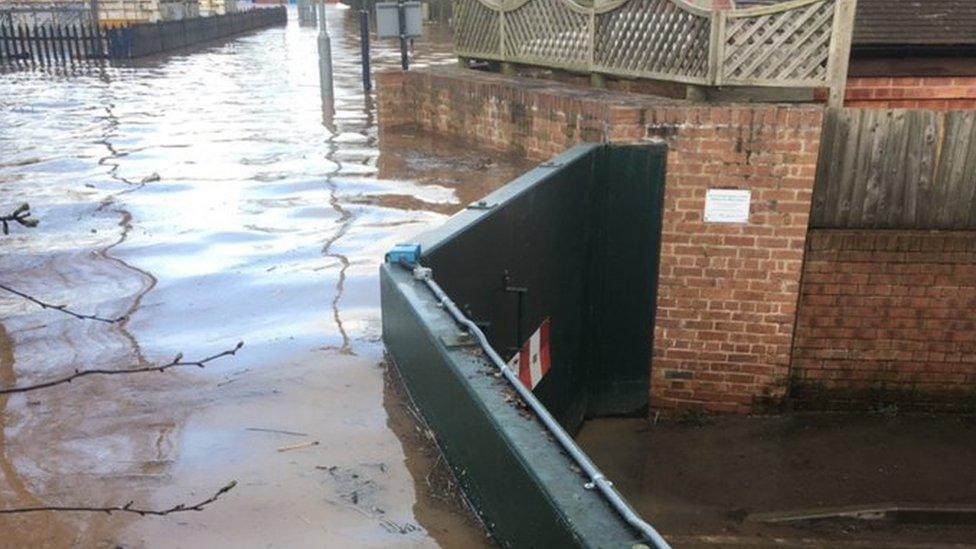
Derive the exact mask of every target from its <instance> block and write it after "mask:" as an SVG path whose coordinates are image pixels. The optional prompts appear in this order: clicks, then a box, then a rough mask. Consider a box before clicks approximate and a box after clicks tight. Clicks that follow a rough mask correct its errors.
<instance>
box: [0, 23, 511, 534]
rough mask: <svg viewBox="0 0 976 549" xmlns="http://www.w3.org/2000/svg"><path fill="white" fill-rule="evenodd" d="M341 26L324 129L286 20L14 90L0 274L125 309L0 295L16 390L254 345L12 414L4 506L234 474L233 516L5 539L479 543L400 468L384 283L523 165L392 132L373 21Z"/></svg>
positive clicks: (1, 182) (1, 463)
mask: <svg viewBox="0 0 976 549" xmlns="http://www.w3.org/2000/svg"><path fill="white" fill-rule="evenodd" d="M292 16H294V14H292ZM329 17H330V25H331V27H330V28H331V31H332V39H333V42H332V46H333V55H334V59H335V63H334V66H335V90H336V91H335V114H334V116H333V117H323V116H322V115H321V113H322V104H321V98H320V94H319V90H318V74H317V70H318V69H317V65H316V62H315V58H316V53H315V48H316V43H315V33H316V31H315V30H314V29H305V28H299V27H298V26H297V24H295V23H294V22H293V23H291V24H290V25H289V26H288V27H287V28H277V29H269V30H265V31H261V32H258V33H254V34H250V35H244V36H241V37H239V38H236V39H234V40H230V41H226V42H223V43H219V44H215V45H212V46H210V47H207V48H205V49H204V50H203V51H196V52H186V53H180V54H176V55H172V56H167V57H159V58H155V59H149V60H144V61H140V62H138V63H135V64H133V65H131V66H123V67H100V68H94V69H92V68H89V69H83V70H73V69H69V70H61V71H58V70H45V71H15V72H8V73H7V74H4V75H3V77H2V78H0V97H2V98H3V99H2V100H0V101H2V103H0V198H2V200H0V202H2V203H8V202H13V201H21V200H27V201H29V202H30V203H31V205H32V208H33V210H34V211H35V215H36V216H37V217H39V218H40V219H41V222H42V225H41V226H40V227H39V228H38V229H36V230H33V231H30V232H26V231H17V232H16V233H15V234H14V235H11V237H9V238H5V239H3V240H0V250H2V253H0V279H2V280H3V281H7V282H16V283H17V286H18V287H21V288H23V289H24V290H26V291H29V292H31V293H34V294H37V295H39V296H43V297H45V298H46V299H47V300H49V301H53V302H64V303H70V304H71V305H72V307H74V308H76V309H79V310H83V311H86V312H93V313H97V314H102V315H107V316H111V315H119V314H128V315H129V319H128V320H127V322H125V323H123V324H120V325H114V326H108V325H104V324H103V323H97V324H98V325H94V324H91V323H87V324H86V323H80V322H77V321H75V320H74V319H70V318H60V317H58V315H57V314H56V313H52V312H50V311H40V310H37V309H35V308H32V307H31V306H30V305H29V304H26V303H24V302H22V301H19V300H17V299H13V298H11V297H10V296H7V295H0V322H2V324H3V326H4V329H5V330H6V336H5V337H6V339H7V341H8V343H4V342H3V341H0V349H6V350H7V351H5V352H8V353H9V357H10V358H9V360H8V359H7V358H5V357H7V355H3V356H0V358H3V361H2V362H0V375H2V376H3V379H2V381H3V382H4V383H9V382H11V380H13V381H15V382H18V383H23V382H30V381H36V380H39V379H42V378H45V376H49V375H51V374H55V373H59V372H64V371H66V370H69V369H70V368H73V367H76V365H79V364H82V365H100V366H106V367H121V366H128V365H133V364H138V363H142V362H154V361H165V360H168V359H170V358H171V357H172V356H173V355H174V354H175V353H177V352H183V353H184V354H185V355H186V356H187V357H191V358H195V357H199V356H204V355H207V354H210V353H212V352H215V351H219V350H223V349H225V348H228V347H230V346H233V344H234V343H236V341H238V340H242V339H243V340H244V341H245V342H246V346H245V349H244V351H243V352H242V353H241V354H240V355H239V356H238V357H235V358H234V359H231V360H225V361H221V362H219V363H215V364H213V365H212V367H210V366H208V368H207V369H204V370H193V371H188V370H187V371H171V372H168V373H167V374H165V375H162V374H160V375H152V376H128V377H126V378H125V379H111V380H96V379H89V380H86V381H85V382H83V383H76V384H72V385H71V386H64V387H60V388H58V389H56V390H52V391H51V392H47V393H43V394H41V393H38V394H36V395H30V396H29V397H27V396H18V397H13V398H11V399H9V401H7V402H5V403H4V404H5V406H4V408H3V409H4V412H3V414H2V422H3V423H2V426H3V430H2V433H0V434H2V436H3V439H2V440H0V442H2V444H0V471H2V477H0V482H2V484H0V505H3V506H15V505H25V504H29V503H31V502H33V501H35V500H44V501H48V502H50V501H54V502H65V503H74V502H78V501H79V500H82V501H90V502H93V503H94V502H97V503H102V504H104V503H115V502H119V501H121V502H125V501H128V500H130V499H134V500H136V501H137V502H139V503H143V504H145V505H155V506H169V505H172V504H173V503H176V502H180V501H188V500H191V499H198V498H195V497H194V495H197V496H198V495H200V494H201V493H207V494H209V493H211V492H212V491H213V490H214V489H215V488H217V487H219V486H221V485H223V484H224V483H225V482H226V481H228V480H230V479H236V480H238V481H239V485H238V488H237V489H235V491H234V492H233V493H232V494H230V495H229V497H227V498H226V499H222V500H221V502H220V505H219V506H218V507H215V508H213V509H211V510H208V511H207V512H205V513H194V514H191V515H183V516H180V517H178V518H172V519H170V518H166V519H158V520H131V519H129V518H126V517H116V516H114V515H113V516H110V517H109V516H101V515H97V516H78V515H62V516H57V517H50V516H41V515H32V516H24V517H19V518H17V519H13V518H10V517H4V518H0V530H2V531H3V532H4V536H5V540H4V542H3V543H10V544H15V545H47V546H113V545H114V544H123V545H125V546H143V545H155V544H158V541H159V540H163V539H165V540H167V543H169V544H172V545H181V546H185V547H195V546H200V547H215V546H241V545H246V546H255V545H267V546H283V547H295V546H310V545H315V546H322V545H335V546H338V545H341V546H367V547H369V546H373V547H385V546H389V545H393V544H395V545H400V544H411V545H418V546H430V545H437V544H444V545H448V546H467V545H470V544H471V543H472V540H478V539H479V538H480V534H478V532H477V529H476V528H473V527H472V526H471V525H470V524H467V523H466V522H465V521H464V520H463V519H460V518H458V517H456V516H455V517H454V518H451V516H452V515H450V513H434V514H435V515H436V516H437V517H438V518H437V522H436V525H435V527H433V528H432V527H430V525H429V524H428V523H426V522H425V521H427V520H428V519H427V518H425V517H430V516H431V515H432V513H431V512H427V511H426V508H425V507H424V506H425V505H426V504H425V501H426V500H425V497H424V494H423V492H424V489H425V483H424V478H423V475H421V476H420V478H419V479H416V478H415V476H416V475H417V474H418V473H417V471H418V470H419V469H418V467H417V466H416V463H417V462H416V460H414V461H413V462H412V463H413V464H414V465H412V466H411V467H407V466H406V465H405V464H404V461H405V456H406V455H411V453H412V452H415V450H412V449H411V447H410V441H409V440H407V441H406V446H404V443H403V442H401V440H400V439H398V438H397V437H396V436H395V435H394V434H393V432H392V431H391V429H390V427H389V426H388V424H387V423H388V421H390V420H389V415H388V413H387V409H392V407H395V406H396V405H395V404H390V403H391V402H395V399H391V397H390V396H389V395H387V397H386V401H387V405H386V409H385V408H384V390H383V387H384V384H383V377H382V369H381V368H380V367H379V366H378V364H379V363H380V361H381V358H382V348H381V346H380V345H379V344H378V337H379V311H378V295H377V294H378V288H377V280H376V268H377V265H378V262H379V261H380V259H381V258H382V256H383V253H384V252H385V251H386V250H387V249H389V247H390V246H392V245H393V244H395V243H396V242H398V241H402V240H405V239H408V238H410V236H411V235H413V234H414V233H416V232H417V231H420V230H423V229H425V228H427V227H430V226H432V225H433V224H436V223H439V222H441V221H442V220H443V219H444V215H445V214H449V213H451V212H453V211H456V210H457V209H458V208H460V207H462V205H463V204H465V203H467V202H470V201H472V200H474V199H475V198H477V197H478V196H480V195H481V194H483V193H484V192H485V191H486V190H488V189H490V188H493V187H496V186H498V185H499V184H501V183H503V182H505V181H508V180H509V179H511V178H512V177H514V175H516V174H517V173H520V172H521V171H522V170H523V169H524V168H525V166H524V165H523V164H521V163H520V162H518V161H517V160H515V159H512V158H506V157H503V156H498V155H491V154H485V153H478V152H474V151H472V150H470V149H469V148H467V147H465V146H463V145H462V144H449V143H444V142H443V140H440V141H437V140H434V139H433V138H431V137H429V136H425V135H423V134H414V133H391V134H389V135H386V134H384V141H383V142H382V143H381V142H379V140H378V137H377V131H376V127H375V106H374V104H373V99H372V97H371V96H369V95H365V94H364V93H363V91H362V88H361V74H360V67H359V43H358V22H357V18H356V17H355V13H354V12H352V11H347V10H343V9H341V8H330V13H329ZM293 21H294V17H293ZM443 33H444V31H443V29H431V36H435V37H438V38H437V39H434V40H428V41H426V42H418V44H417V52H416V55H417V57H416V59H415V62H414V66H420V65H423V64H425V63H431V62H446V61H450V60H451V57H452V56H451V53H450V51H449V47H448V45H447V43H446V42H445V41H443V40H442V39H443V37H444V34H443ZM374 46H375V49H374V52H373V54H374V55H373V57H374V66H377V67H383V66H395V65H396V64H397V63H398V61H399V57H398V53H397V51H396V45H395V44H394V43H384V42H379V43H374ZM14 130H16V131H14ZM252 427H256V428H272V429H284V430H287V431H293V432H299V433H303V434H305V437H302V438H303V440H309V441H311V440H317V441H319V442H320V444H319V445H318V446H314V447H310V448H307V449H303V450H300V451H289V452H279V451H278V449H279V448H281V447H282V446H286V445H288V444H293V443H294V442H295V441H294V440H290V439H283V438H281V437H283V436H284V435H275V434H273V433H268V432H264V431H253V430H249V428H252ZM377 464H382V467H379V465H377ZM330 467H337V468H340V469H335V470H342V471H345V472H347V473H348V474H345V475H334V474H331V473H329V471H330V469H329V468H330ZM351 475H358V476H357V477H355V478H358V479H361V480H362V481H363V482H365V481H367V480H368V483H369V498H368V501H369V502H370V505H371V506H372V507H371V508H370V509H364V508H363V507H362V506H357V504H352V505H350V503H349V502H350V501H352V500H351V496H350V494H349V493H347V491H346V489H347V488H348V486H347V485H346V484H344V483H345V481H347V480H348V479H349V478H353V477H352V476H351ZM357 501H359V500H358V499H357ZM363 501H367V500H366V499H364V500H363ZM376 509H381V510H382V513H379V512H378V511H376ZM379 514H381V515H382V518H383V521H386V522H381V521H380V520H379V519H378V518H377V517H378V516H379ZM384 524H385V525H386V526H384ZM389 524H396V525H398V527H397V528H394V529H393V530H391V529H390V528H389Z"/></svg>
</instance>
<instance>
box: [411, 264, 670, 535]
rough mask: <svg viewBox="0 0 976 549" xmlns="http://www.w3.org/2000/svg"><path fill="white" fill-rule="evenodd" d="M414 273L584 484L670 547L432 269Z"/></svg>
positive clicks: (641, 531) (620, 512)
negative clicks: (579, 471) (569, 460)
mask: <svg viewBox="0 0 976 549" xmlns="http://www.w3.org/2000/svg"><path fill="white" fill-rule="evenodd" d="M402 266H403V267H405V268H407V269H409V268H410V266H409V265H405V264H404V265H402ZM413 276H414V278H415V279H417V280H420V281H423V282H424V283H425V284H426V285H427V287H428V288H430V291H431V292H433V293H434V295H435V296H436V297H437V299H438V301H439V302H440V304H441V306H442V307H444V308H445V309H447V311H448V312H449V313H451V316H452V317H453V318H454V320H455V321H456V322H457V323H458V324H461V325H463V326H464V327H466V328H467V329H468V333H471V334H473V335H474V336H475V337H476V338H478V342H479V343H480V344H481V348H482V349H483V350H484V351H485V354H487V355H488V358H490V359H491V361H492V362H493V363H494V364H495V366H496V367H497V368H498V370H499V371H500V372H501V373H502V375H503V376H505V379H507V380H508V382H509V384H511V385H512V387H513V388H514V389H515V390H516V391H517V392H518V394H519V396H521V397H522V400H524V401H525V403H526V404H528V405H529V407H530V408H532V411H533V412H535V414H536V415H537V416H538V417H539V419H540V420H542V423H543V425H545V426H546V429H548V430H549V432H550V433H552V434H553V436H555V437H556V440H557V441H559V444H560V446H562V447H563V449H564V450H565V451H566V453H568V454H569V455H570V457H571V458H573V461H575V462H576V464H577V465H579V466H580V468H581V469H582V470H583V472H585V473H586V476H587V477H589V479H590V482H589V483H587V484H586V485H585V487H586V488H587V489H593V488H596V489H597V490H599V491H600V493H601V494H602V495H603V497H604V498H606V500H607V502H608V503H610V506H611V507H613V509H614V510H615V511H616V512H617V513H619V514H620V516H621V517H622V518H623V519H624V520H625V521H627V523H628V524H630V525H631V526H633V527H634V528H635V529H636V530H637V531H639V532H640V533H641V534H642V535H643V536H644V538H645V539H646V540H647V541H649V542H650V543H651V544H653V546H654V547H656V548H657V549H670V548H671V546H670V545H668V542H667V541H665V540H664V538H663V537H661V534H659V533H658V532H657V530H655V529H654V527H653V526H651V525H650V524H648V523H647V522H645V521H644V519H642V518H641V517H640V515H638V514H637V512H636V511H634V509H633V508H632V507H631V506H630V505H629V504H628V503H627V502H626V501H624V499H623V497H621V496H620V494H619V493H618V492H617V490H616V489H615V488H614V487H613V483H612V482H610V481H609V480H607V478H606V477H604V476H603V473H601V472H600V469H598V468H597V466H596V465H594V464H593V462H592V461H590V458H589V457H587V455H586V454H585V453H583V451H582V450H580V448H579V446H577V445H576V442H575V441H574V440H573V439H572V438H571V437H570V436H569V434H568V433H566V431H565V430H564V429H563V428H562V426H561V425H559V423H558V422H556V420H555V419H554V418H553V417H552V415H550V414H549V410H547V409H546V407H545V406H543V405H542V403H541V402H539V400H538V399H537V398H535V395H533V394H532V391H530V390H529V389H527V388H526V387H525V385H523V384H522V382H521V381H519V379H518V378H517V377H516V376H515V373H514V372H512V370H510V369H509V368H508V364H506V363H505V361H504V360H502V357H501V356H499V355H498V353H497V352H495V349H494V348H493V347H492V346H491V344H490V343H488V338H487V337H485V334H484V332H482V331H481V329H480V328H478V326H477V325H476V324H475V323H474V322H472V321H471V320H469V319H468V318H467V317H466V316H464V313H462V312H461V310H460V309H458V307H457V305H455V304H454V302H453V301H451V298H450V297H448V295H447V293H446V292H445V291H444V290H443V289H442V288H441V287H440V285H438V284H437V282H435V281H434V279H433V277H432V276H431V270H430V269H428V268H426V267H421V266H416V267H414V268H413Z"/></svg>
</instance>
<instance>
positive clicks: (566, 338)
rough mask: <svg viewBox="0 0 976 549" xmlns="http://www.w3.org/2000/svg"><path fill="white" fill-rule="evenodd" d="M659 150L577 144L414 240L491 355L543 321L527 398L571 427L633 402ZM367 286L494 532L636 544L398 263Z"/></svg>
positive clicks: (629, 408)
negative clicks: (538, 376)
mask: <svg viewBox="0 0 976 549" xmlns="http://www.w3.org/2000/svg"><path fill="white" fill-rule="evenodd" d="M665 158H666V148H665V147H664V146H663V145H613V144H602V145H601V144H583V145H579V146H576V147H573V148H572V149H569V150H568V151H566V152H564V153H563V154H561V155H559V156H557V157H556V158H554V159H553V160H551V161H549V162H546V163H544V164H542V165H540V166H539V167H537V168H535V169H533V170H531V171H530V172H528V173H526V174H524V175H523V176H521V177H519V178H517V179H515V180H514V181H512V182H511V183H509V184H507V185H506V186H504V187H502V188H501V189H499V190H497V191H495V192H493V193H491V194H489V195H488V196H486V197H485V198H484V199H483V200H481V201H478V202H477V203H475V204H472V205H470V206H469V207H468V208H467V209H465V210H464V211H462V212H460V213H458V214H457V215H455V216H453V217H451V218H450V219H449V220H448V221H447V222H446V223H445V224H444V225H443V226H441V227H439V228H437V229H435V230H433V231H430V232H428V233H426V234H424V235H421V236H419V237H418V238H417V240H416V242H417V243H418V244H420V246H421V250H422V253H421V257H420V262H421V264H422V265H423V266H425V267H428V268H430V269H432V275H433V278H434V279H435V280H436V281H437V282H438V283H439V284H440V285H441V287H443V288H444V290H445V291H446V292H447V294H448V295H449V296H450V297H451V299H452V301H454V302H455V303H456V304H457V305H458V306H459V307H460V308H461V309H462V310H463V311H464V312H465V315H466V316H467V317H468V318H470V319H472V320H474V321H475V322H476V323H477V324H478V326H479V327H480V328H481V329H482V331H484V332H485V334H486V335H487V337H488V339H489V341H490V343H491V345H492V347H493V348H494V349H495V350H496V351H498V352H499V353H500V354H501V355H502V356H503V357H506V358H507V357H509V356H513V355H514V354H515V353H516V352H517V349H518V348H519V347H520V346H521V345H522V343H524V342H525V341H526V339H527V338H528V337H529V336H530V335H531V334H532V333H533V332H534V331H535V330H536V328H537V327H538V326H539V325H540V324H541V323H542V322H543V321H544V320H547V319H548V320H549V323H550V329H549V331H550V338H549V341H550V352H551V364H552V366H551V370H550V371H549V373H548V374H546V375H545V377H543V379H542V381H541V382H540V383H539V384H538V385H537V386H536V388H535V389H534V395H535V396H536V397H537V398H538V399H539V400H540V401H541V402H542V403H543V404H544V405H545V406H546V408H547V409H548V410H549V412H550V413H551V414H552V415H553V416H554V417H555V418H556V419H557V420H558V421H559V423H560V424H561V425H562V426H563V428H564V429H566V430H567V431H568V432H570V433H575V432H576V431H577V430H578V429H579V427H580V426H581V425H582V423H583V422H584V421H585V420H586V419H589V418H593V417H601V416H608V415H625V414H638V413H644V412H645V411H646V407H647V399H648V392H649V378H650V362H651V343H652V334H653V325H654V324H653V323H654V304H655V299H656V290H657V282H656V281H657V268H658V258H659V255H660V233H661V212H662V204H663V197H664V181H665ZM380 285H381V302H382V315H383V341H384V343H385V345H386V348H387V351H388V354H389V356H390V358H391V359H392V361H393V363H394V364H395V366H396V368H397V369H398V371H399V373H400V375H401V377H402V379H403V380H404V383H405V385H406V387H407V389H408V391H409V392H410V395H411V397H412V398H413V400H414V402H415V403H416V404H417V406H418V408H419V409H420V412H421V413H422V414H423V416H424V418H425V419H426V420H427V422H428V423H429V424H430V426H431V428H432V429H433V430H434V432H435V434H436V437H437V441H438V444H439V445H440V447H441V449H442V451H443V452H444V455H445V458H446V459H447V461H448V463H449V464H450V465H451V468H452V469H453V471H454V473H455V475H456V476H457V478H458V480H459V482H460V484H461V487H462V489H463V490H464V492H465V495H466V496H467V498H468V500H469V501H470V502H471V503H472V505H473V506H474V508H475V510H476V511H477V513H478V514H479V515H480V516H481V518H482V519H483V520H484V522H485V524H486V525H487V527H488V528H489V530H490V531H491V533H492V534H493V536H494V537H495V539H496V540H497V541H498V542H499V544H500V545H502V546H503V547H642V546H644V544H645V543H646V540H644V539H643V538H642V537H641V535H640V534H639V533H638V532H637V531H636V530H635V529H633V528H632V527H631V526H630V525H629V524H627V522H625V521H624V520H623V518H622V517H621V515H620V514H619V513H618V512H617V511H616V510H615V509H614V508H613V507H612V506H611V505H610V504H609V503H608V501H607V500H606V499H604V497H603V496H602V495H601V494H600V493H599V492H598V491H597V490H593V489H592V487H591V486H590V487H588V486H587V483H588V479H587V478H585V476H584V475H583V474H581V471H580V469H579V467H577V466H576V464H575V463H574V462H573V460H572V459H571V458H570V457H569V455H568V454H567V453H566V452H565V451H564V450H563V449H562V447H561V446H560V445H559V444H558V443H557V441H556V440H555V439H554V438H553V437H552V435H551V434H550V433H549V432H548V431H547V430H546V428H545V426H544V425H543V424H542V423H541V422H540V421H539V419H538V418H537V417H535V415H534V414H533V413H532V412H531V411H530V410H529V409H528V408H527V407H525V405H524V403H522V402H521V400H520V398H519V397H518V396H517V393H516V392H515V391H514V390H513V388H512V387H511V386H510V385H509V384H508V383H507V381H506V380H505V379H504V378H502V377H500V376H498V375H497V372H498V371H497V368H496V367H495V366H494V365H493V364H492V363H491V362H490V361H489V360H488V358H487V356H486V355H485V353H484V352H483V350H482V349H481V347H480V346H479V345H478V344H477V342H476V341H475V340H474V339H473V338H472V337H471V336H470V335H469V334H467V333H465V332H464V331H462V330H461V328H460V327H459V325H458V324H457V323H456V322H455V320H454V319H453V318H452V317H451V316H450V315H449V314H448V312H447V311H445V310H444V308H443V307H442V306H441V305H440V304H439V303H438V300H437V298H436V297H435V296H434V294H433V293H432V292H431V291H430V290H429V288H427V287H426V286H425V284H424V283H423V282H422V281H420V280H417V279H416V278H415V277H414V276H413V273H412V272H411V270H410V269H407V268H404V267H403V266H401V265H399V264H396V263H390V262H388V263H384V264H383V265H382V266H381V267H380ZM611 480H612V479H611ZM645 518H647V519H650V520H651V521H653V517H645Z"/></svg>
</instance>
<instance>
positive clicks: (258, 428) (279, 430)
mask: <svg viewBox="0 0 976 549" xmlns="http://www.w3.org/2000/svg"><path fill="white" fill-rule="evenodd" d="M247 430H248V431H258V432H261V433H276V434H279V435H292V436H296V437H307V436H308V433H299V432H298V431H284V430H281V429H264V428H261V427H248V428H247Z"/></svg>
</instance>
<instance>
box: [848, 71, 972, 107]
mask: <svg viewBox="0 0 976 549" xmlns="http://www.w3.org/2000/svg"><path fill="white" fill-rule="evenodd" d="M845 104H846V106H848V107H864V108H884V109H897V108H908V109H939V110H950V109H976V76H954V77H948V76H942V77H940V76H924V77H906V76H896V77H893V78H892V77H852V78H849V79H848V81H847V96H846V101H845Z"/></svg>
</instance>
